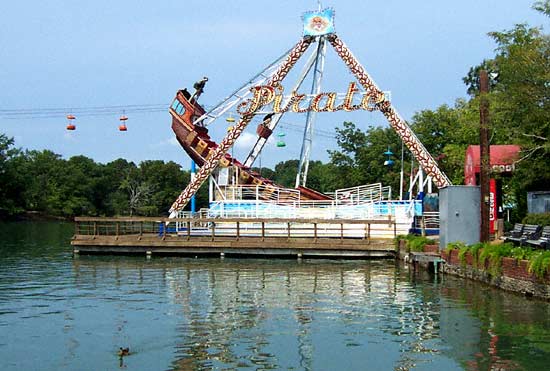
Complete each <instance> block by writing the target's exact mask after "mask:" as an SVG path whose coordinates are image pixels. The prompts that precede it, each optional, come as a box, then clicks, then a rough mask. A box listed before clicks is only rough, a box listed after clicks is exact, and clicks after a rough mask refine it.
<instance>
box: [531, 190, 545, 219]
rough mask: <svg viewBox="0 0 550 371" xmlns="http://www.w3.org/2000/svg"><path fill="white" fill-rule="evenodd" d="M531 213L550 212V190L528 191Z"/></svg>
mask: <svg viewBox="0 0 550 371" xmlns="http://www.w3.org/2000/svg"><path fill="white" fill-rule="evenodd" d="M527 211H528V212H529V213H537V214H538V213H550V191H542V192H527Z"/></svg>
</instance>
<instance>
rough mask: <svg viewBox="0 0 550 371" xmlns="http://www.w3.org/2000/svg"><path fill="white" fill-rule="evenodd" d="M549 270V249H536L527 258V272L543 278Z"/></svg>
mask: <svg viewBox="0 0 550 371" xmlns="http://www.w3.org/2000/svg"><path fill="white" fill-rule="evenodd" d="M549 270H550V251H536V252H534V253H533V254H532V255H531V258H530V259H529V273H534V274H535V276H537V277H538V278H543V277H544V275H545V274H546V273H548V271H549Z"/></svg>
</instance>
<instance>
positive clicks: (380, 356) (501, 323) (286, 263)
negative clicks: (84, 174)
mask: <svg viewBox="0 0 550 371" xmlns="http://www.w3.org/2000/svg"><path fill="white" fill-rule="evenodd" d="M72 232H73V230H72V225H71V224H67V223H7V224H0V241H1V242H0V370H2V371H9V370H71V371H72V370H120V369H126V370H146V371H154V370H234V369H239V370H265V369H273V370H489V369H494V370H545V369H549V368H550V366H549V365H550V305H549V304H548V303H546V302H542V301H538V300H530V299H525V298H523V297H522V296H519V295H515V294H510V293H505V292H501V291H498V290H494V289H492V288H490V287H488V286H485V285H481V284H477V283H474V282H471V281H463V280H460V279H455V278H452V277H442V276H440V277H435V276H433V275H429V274H427V273H425V272H422V273H417V274H414V272H412V271H410V270H409V269H408V268H407V267H403V266H400V265H399V264H396V263H395V262H394V261H389V260H371V261H357V260H356V261H338V260H330V261H327V260H304V261H301V262H298V261H295V260H258V259H230V258H226V259H224V260H220V259H213V258H204V259H203V258H199V259H190V258H174V257H172V258H162V257H153V258H151V259H146V258H145V257H144V256H143V257H141V256H140V257H123V256H117V257H112V256H111V257H109V256H107V257H105V256H102V257H98V256H80V257H77V258H73V257H72V255H71V248H70V245H69V240H70V237H71V235H72ZM119 347H129V348H130V355H128V356H126V357H123V358H122V359H120V358H119V357H118V356H117V350H118V349H119Z"/></svg>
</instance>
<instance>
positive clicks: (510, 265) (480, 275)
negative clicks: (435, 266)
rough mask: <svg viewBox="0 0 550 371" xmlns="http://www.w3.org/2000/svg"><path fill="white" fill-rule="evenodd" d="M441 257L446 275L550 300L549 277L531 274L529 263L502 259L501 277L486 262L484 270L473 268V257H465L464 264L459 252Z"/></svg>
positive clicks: (467, 255)
mask: <svg viewBox="0 0 550 371" xmlns="http://www.w3.org/2000/svg"><path fill="white" fill-rule="evenodd" d="M441 257H442V258H443V260H445V261H446V264H443V266H442V270H443V272H444V273H447V274H452V275H455V276H459V277H463V278H469V279H472V280H476V281H481V282H484V283H487V284H489V285H492V286H495V287H498V288H500V289H503V290H506V291H513V292H517V293H521V294H524V295H527V296H534V297H537V298H541V299H545V300H550V277H548V275H547V276H546V277H544V278H543V279H539V278H538V277H537V276H535V275H534V274H532V273H529V261H527V260H520V261H518V260H517V259H514V258H502V263H501V269H500V275H498V276H493V275H492V274H491V273H490V269H489V262H488V261H486V262H485V266H484V267H483V269H480V268H477V267H474V266H473V256H472V255H471V254H469V253H467V254H466V255H465V259H464V260H465V261H464V263H462V262H460V259H459V258H458V250H456V249H455V250H451V252H450V253H447V252H445V251H442V252H441Z"/></svg>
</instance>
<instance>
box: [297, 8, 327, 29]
mask: <svg viewBox="0 0 550 371" xmlns="http://www.w3.org/2000/svg"><path fill="white" fill-rule="evenodd" d="M302 19H303V21H304V36H320V35H328V34H330V33H334V32H335V31H334V9H331V8H327V9H324V10H322V11H320V12H306V13H304V14H303V15H302Z"/></svg>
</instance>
